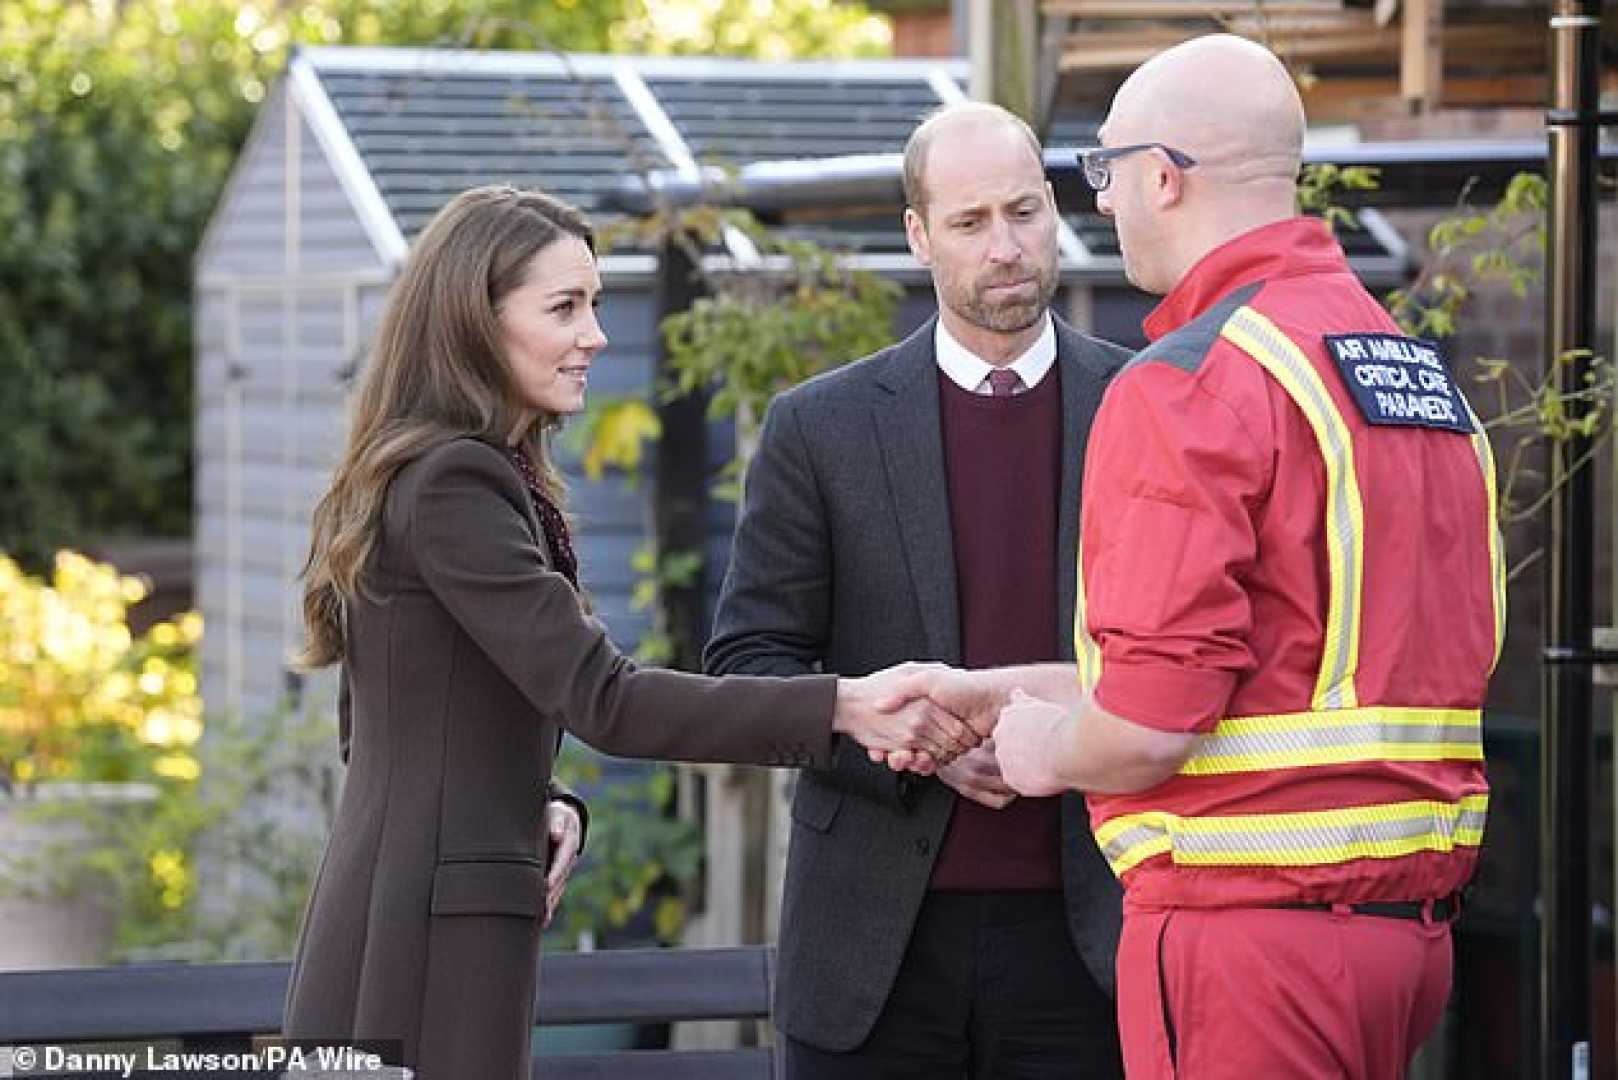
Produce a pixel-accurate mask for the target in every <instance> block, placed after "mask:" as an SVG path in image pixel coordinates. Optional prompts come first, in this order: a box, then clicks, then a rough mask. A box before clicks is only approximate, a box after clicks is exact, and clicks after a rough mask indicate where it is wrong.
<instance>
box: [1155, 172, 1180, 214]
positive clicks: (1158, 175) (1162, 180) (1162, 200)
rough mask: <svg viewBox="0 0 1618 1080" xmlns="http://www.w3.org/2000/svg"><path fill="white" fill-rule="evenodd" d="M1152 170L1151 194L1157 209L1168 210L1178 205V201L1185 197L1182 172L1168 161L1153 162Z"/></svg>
mask: <svg viewBox="0 0 1618 1080" xmlns="http://www.w3.org/2000/svg"><path fill="white" fill-rule="evenodd" d="M1152 168H1153V176H1152V193H1153V195H1154V196H1155V199H1154V201H1155V202H1156V203H1157V208H1158V209H1159V210H1169V209H1172V208H1174V207H1176V206H1178V205H1180V200H1181V199H1182V198H1184V197H1185V172H1184V170H1181V169H1177V168H1175V167H1174V164H1173V163H1172V162H1168V161H1157V162H1154V163H1153V166H1152Z"/></svg>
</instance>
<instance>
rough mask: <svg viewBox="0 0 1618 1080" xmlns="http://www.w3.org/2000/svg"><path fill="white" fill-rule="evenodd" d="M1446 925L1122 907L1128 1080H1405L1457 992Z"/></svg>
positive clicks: (1122, 1023)
mask: <svg viewBox="0 0 1618 1080" xmlns="http://www.w3.org/2000/svg"><path fill="white" fill-rule="evenodd" d="M1451 962H1452V956H1451V947H1450V931H1449V926H1448V924H1446V923H1431V922H1425V921H1418V920H1414V919H1395V918H1388V917H1385V916H1379V915H1357V914H1351V913H1348V912H1346V911H1335V910H1334V911H1305V910H1295V909H1286V908H1230V909H1218V910H1199V909H1194V908H1182V909H1178V910H1174V911H1169V912H1141V911H1131V910H1128V909H1127V908H1126V910H1125V914H1124V929H1123V939H1122V940H1121V941H1120V943H1119V946H1118V1022H1119V1029H1120V1033H1121V1035H1122V1038H1123V1047H1124V1069H1125V1072H1126V1073H1127V1074H1128V1076H1129V1078H1130V1080H1172V1078H1175V1077H1179V1078H1182V1080H1220V1078H1224V1077H1230V1078H1232V1080H1255V1078H1262V1080H1291V1078H1296V1080H1336V1078H1343V1080H1400V1078H1402V1077H1404V1075H1405V1071H1406V1068H1407V1066H1408V1064H1409V1062H1410V1058H1411V1056H1412V1055H1413V1054H1415V1052H1416V1049H1417V1048H1418V1047H1419V1046H1420V1045H1421V1043H1422V1042H1423V1041H1424V1040H1425V1039H1426V1038H1427V1036H1428V1035H1429V1034H1430V1033H1431V1032H1432V1030H1433V1029H1434V1028H1435V1027H1436V1026H1437V1024H1438V1019H1439V1016H1440V1014H1441V1013H1442V1012H1443V1008H1444V1002H1445V1000H1446V999H1447V998H1448V996H1449V988H1450V979H1451Z"/></svg>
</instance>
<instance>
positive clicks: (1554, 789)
mask: <svg viewBox="0 0 1618 1080" xmlns="http://www.w3.org/2000/svg"><path fill="white" fill-rule="evenodd" d="M1550 25H1551V81H1552V101H1551V112H1550V114H1549V115H1548V116H1547V118H1546V120H1547V125H1546V126H1547V131H1548V133H1549V139H1550V148H1549V149H1550V155H1549V173H1548V175H1549V180H1550V228H1549V234H1550V235H1549V247H1548V250H1547V262H1548V267H1547V269H1548V273H1547V275H1546V288H1547V297H1546V299H1547V307H1546V364H1547V371H1551V372H1555V379H1556V385H1557V388H1558V389H1559V390H1560V391H1561V392H1562V393H1564V394H1566V393H1569V392H1573V391H1577V390H1581V389H1583V388H1584V374H1585V372H1586V371H1587V370H1588V364H1587V363H1586V362H1583V361H1575V362H1573V363H1562V362H1561V358H1563V357H1566V356H1567V355H1568V353H1569V352H1570V351H1572V350H1576V349H1590V348H1593V347H1594V345H1595V277H1596V275H1595V261H1596V260H1595V256H1596V168H1595V165H1596V142H1597V138H1598V135H1599V133H1600V128H1599V123H1600V116H1599V112H1598V110H1597V97H1598V75H1599V72H1598V67H1597V65H1598V63H1599V56H1598V49H1599V46H1600V32H1601V3H1600V0H1556V3H1555V5H1554V7H1553V8H1552V15H1551V21H1550ZM1570 411H1571V412H1572V413H1573V415H1575V416H1576V415H1579V414H1580V413H1582V412H1583V411H1584V409H1583V408H1582V407H1579V406H1570ZM1588 451H1589V441H1588V440H1586V439H1572V440H1568V441H1565V442H1561V443H1557V444H1555V445H1553V446H1552V447H1551V449H1550V457H1551V464H1550V478H1551V483H1553V484H1555V485H1557V489H1556V492H1555V494H1554V495H1553V497H1552V499H1551V502H1550V511H1549V517H1548V520H1547V523H1546V531H1545V545H1546V554H1547V556H1548V557H1547V558H1546V560H1545V612H1544V620H1543V628H1544V644H1545V660H1546V663H1545V667H1544V678H1543V683H1542V686H1543V703H1544V709H1543V716H1544V738H1543V743H1542V746H1543V754H1542V758H1541V787H1540V790H1541V796H1540V797H1541V810H1542V813H1541V817H1540V828H1541V829H1542V830H1543V836H1542V844H1541V847H1540V852H1541V856H1540V857H1541V865H1540V882H1541V892H1542V899H1543V904H1544V923H1543V927H1542V931H1541V933H1542V936H1541V940H1540V1075H1541V1076H1542V1077H1545V1078H1546V1080H1552V1078H1558V1077H1572V1078H1576V1080H1586V1078H1587V1077H1588V1076H1589V1075H1590V1023H1591V1012H1590V981H1591V968H1592V960H1593V956H1592V953H1591V935H1590V859H1591V850H1590V813H1591V762H1592V760H1593V758H1594V756H1595V754H1594V744H1593V742H1592V739H1591V696H1592V695H1591V668H1590V666H1589V664H1588V663H1568V662H1565V661H1563V662H1557V661H1558V658H1561V657H1565V656H1567V655H1568V654H1569V653H1572V654H1574V655H1579V654H1586V653H1587V652H1588V650H1589V648H1590V644H1591V640H1590V624H1591V619H1592V610H1591V608H1592V603H1593V597H1594V592H1595V590H1594V536H1593V528H1594V515H1593V513H1592V510H1593V505H1594V504H1593V492H1594V483H1593V477H1592V475H1591V469H1589V468H1588V467H1579V465H1578V462H1579V460H1580V459H1581V458H1582V457H1584V455H1585V454H1587V452H1588ZM1587 465H1588V462H1586V466H1587Z"/></svg>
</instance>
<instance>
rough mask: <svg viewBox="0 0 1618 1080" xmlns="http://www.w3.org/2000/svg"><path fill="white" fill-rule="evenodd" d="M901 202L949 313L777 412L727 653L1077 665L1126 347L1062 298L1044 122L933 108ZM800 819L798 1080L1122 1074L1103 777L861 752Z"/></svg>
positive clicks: (768, 431) (811, 662) (788, 912)
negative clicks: (1083, 326)
mask: <svg viewBox="0 0 1618 1080" xmlns="http://www.w3.org/2000/svg"><path fill="white" fill-rule="evenodd" d="M905 198H906V202H907V204H908V205H907V209H906V210H905V229H906V235H907V237H908V239H909V242H910V247H911V250H912V251H913V252H914V253H915V255H916V257H917V258H918V259H919V260H920V261H921V262H922V263H923V264H925V265H927V266H928V267H929V268H930V269H931V271H932V276H933V284H934V288H935V291H936V293H937V296H938V305H939V316H938V318H936V319H934V320H931V321H929V322H928V323H927V325H925V326H923V327H922V328H921V329H920V330H919V331H917V332H916V333H915V334H913V335H912V336H911V337H909V338H908V339H907V340H905V341H903V342H901V343H900V344H898V345H896V346H894V347H892V348H889V349H885V350H883V351H882V352H879V353H876V354H875V355H873V356H869V357H866V358H865V359H863V360H860V361H859V362H857V363H854V364H851V365H849V366H848V367H845V368H842V369H840V370H837V371H834V372H830V373H828V374H825V375H822V376H820V377H818V378H815V379H812V380H810V381H809V382H807V383H805V384H804V385H802V386H799V387H796V388H794V389H792V390H789V391H787V392H786V393H783V394H782V395H780V396H779V397H778V398H777V399H776V400H775V401H774V402H773V403H772V405H771V407H770V410H769V413H768V414H767V416H766V418H765V421H764V430H763V435H762V438H761V442H760V445H759V450H758V453H757V455H756V457H755V458H754V460H753V463H752V466H751V468H750V470H749V472H748V477H747V485H746V495H745V500H744V502H743V506H742V511H741V517H740V520H739V522H738V524H737V528H736V540H735V547H734V550H733V552H732V555H731V562H730V568H729V571H728V573H727V574H726V576H725V583H724V587H723V590H722V592H721V595H720V600H719V609H718V613H717V617H716V622H715V631H714V637H713V639H712V641H710V642H709V645H708V649H707V654H706V664H707V667H708V670H709V671H711V672H716V673H717V672H751V673H755V674H775V675H783V674H792V673H801V672H809V671H814V670H823V671H829V672H841V673H847V674H859V673H864V672H870V671H874V670H877V669H879V668H883V667H887V666H888V665H891V664H895V663H898V662H900V661H904V660H914V659H933V660H941V661H945V662H947V663H950V664H955V665H964V666H966V667H973V668H976V667H990V666H996V665H1000V664H1005V663H1012V662H1028V661H1033V660H1057V659H1071V658H1072V657H1073V640H1072V623H1073V605H1074V574H1075V566H1076V561H1077V558H1076V550H1075V548H1076V544H1077V535H1078V516H1079V485H1080V479H1081V477H1082V475H1083V465H1084V446H1085V441H1086V438H1087V436H1088V433H1089V426H1090V419H1091V417H1092V415H1093V414H1094V412H1095V409H1096V406H1097V405H1098V404H1099V402H1100V400H1101V394H1102V390H1103V389H1104V388H1105V386H1106V383H1107V381H1108V380H1109V379H1110V378H1111V376H1112V375H1113V373H1114V372H1115V371H1116V370H1117V369H1118V368H1119V366H1120V365H1121V364H1122V363H1123V362H1124V360H1125V359H1126V358H1127V354H1126V353H1125V352H1124V351H1123V350H1121V349H1119V348H1117V347H1115V346H1112V345H1108V344H1105V343H1103V342H1100V341H1096V340H1094V339H1092V338H1089V337H1086V336H1084V335H1082V334H1080V333H1077V332H1076V331H1074V330H1073V329H1071V328H1070V327H1068V326H1067V325H1066V324H1065V323H1063V322H1062V321H1061V320H1060V319H1057V318H1055V317H1054V316H1053V315H1052V314H1051V313H1050V311H1049V304H1050V301H1051V298H1052V297H1053V295H1054V294H1055V291H1056V285H1057V225H1058V219H1057V211H1056V205H1055V198H1054V195H1053V193H1052V191H1051V188H1050V185H1049V184H1048V183H1047V182H1046V181H1045V174H1044V166H1043V161H1042V154H1041V151H1040V147H1039V143H1038V140H1037V139H1036V138H1035V136H1034V134H1033V132H1032V131H1030V130H1029V129H1028V127H1027V125H1025V124H1023V123H1022V121H1020V120H1018V119H1017V118H1016V117H1014V116H1012V115H1011V114H1010V113H1008V112H1005V111H1004V110H1002V109H999V108H997V107H995V106H991V105H983V104H975V103H974V104H962V105H955V106H948V107H946V108H944V109H942V110H940V111H939V112H937V113H935V114H934V115H933V116H931V117H930V118H928V119H927V120H926V121H925V122H923V123H922V124H921V125H920V126H919V127H918V128H917V129H916V131H915V133H914V134H913V135H912V136H911V138H910V142H909V144H908V145H907V146H906V149H905ZM792 817H793V827H792V837H791V847H790V853H789V855H788V859H787V875H786V885H785V891H784V896H783V902H782V912H781V941H780V968H779V977H778V980H777V987H778V989H777V998H776V1004H775V1023H776V1026H777V1028H778V1029H779V1030H780V1032H781V1033H782V1038H783V1042H784V1059H785V1062H786V1073H787V1076H788V1077H789V1078H793V1080H807V1078H814V1080H839V1078H843V1077H873V1078H875V1077H882V1078H896V1077H916V1078H926V1080H938V1078H940V1077H965V1076H971V1077H994V1078H1001V1077H1006V1078H1012V1077H1113V1076H1121V1075H1122V1067H1121V1065H1120V1063H1119V1058H1118V1047H1117V1028H1116V1023H1115V1020H1114V1007H1113V1002H1112V996H1111V994H1112V986H1113V974H1112V964H1113V955H1114V951H1115V948H1116V943H1117V933H1118V925H1119V919H1120V913H1119V889H1118V885H1117V883H1116V881H1115V880H1114V879H1113V876H1112V874H1111V872H1110V870H1109V869H1108V868H1107V866H1106V864H1105V863H1104V861H1103V860H1102V859H1101V856H1100V853H1099V852H1098V851H1097V850H1096V847H1095V841H1094V840H1093V838H1092V837H1091V835H1090V831H1089V827H1088V822H1087V818H1086V813H1085V809H1084V805H1083V801H1082V798H1081V797H1080V796H1078V795H1077V794H1075V793H1071V792H1070V793H1068V794H1067V795H1066V796H1064V797H1062V798H1061V799H1060V800H1058V799H1019V798H1017V797H1016V796H1015V795H1014V794H1013V793H1012V792H1011V790H1010V789H1009V788H1007V787H1006V786H1005V784H1004V783H1003V782H1002V781H1001V778H1000V776H999V772H998V767H997V765H996V763H995V759H994V756H993V753H992V747H991V746H986V747H985V748H983V749H980V750H979V751H975V752H973V753H971V754H968V755H966V756H964V757H963V758H961V759H960V760H959V761H957V762H955V763H954V764H952V765H950V766H947V767H945V768H943V769H940V770H939V772H938V774H937V776H936V777H934V778H929V779H922V778H919V777H914V776H912V777H898V776H895V775H893V774H891V773H890V772H889V771H888V770H887V769H886V768H884V767H883V766H881V765H876V764H872V763H871V762H870V761H869V760H867V758H866V755H865V754H864V752H863V751H861V750H859V748H858V747H852V748H844V749H843V750H840V751H839V753H838V756H837V758H836V761H835V762H834V764H833V766H832V767H831V768H829V769H815V770H805V771H803V772H802V773H800V774H799V780H798V786H797V793H796V796H795V798H794V800H793V805H792Z"/></svg>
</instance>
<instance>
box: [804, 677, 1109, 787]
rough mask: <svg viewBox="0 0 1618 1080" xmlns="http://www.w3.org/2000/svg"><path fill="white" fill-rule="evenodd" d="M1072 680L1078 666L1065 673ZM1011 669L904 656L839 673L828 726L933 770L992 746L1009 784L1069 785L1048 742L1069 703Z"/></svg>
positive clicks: (876, 757) (893, 762)
mask: <svg viewBox="0 0 1618 1080" xmlns="http://www.w3.org/2000/svg"><path fill="white" fill-rule="evenodd" d="M1069 677H1071V678H1073V679H1074V683H1075V685H1076V683H1077V673H1069ZM1019 681H1020V680H1018V679H1017V678H1016V677H1015V676H1013V675H1012V674H1011V672H1010V671H1008V670H1005V669H1002V670H988V671H962V670H960V669H958V668H952V667H949V666H947V665H944V664H937V663H909V664H899V665H898V666H896V667H891V668H888V669H887V670H885V671H879V672H876V673H875V674H872V675H867V676H865V677H864V678H858V679H847V678H845V679H839V680H838V683H837V709H836V713H835V715H834V717H833V721H832V729H833V730H834V731H837V732H839V733H841V734H844V735H848V736H849V737H851V738H853V739H855V740H857V741H858V742H859V743H860V745H862V746H863V747H865V750H866V753H867V754H869V755H870V758H871V760H872V761H874V762H877V763H879V764H885V765H887V766H888V767H889V768H891V769H893V770H895V771H908V772H914V773H919V774H921V775H923V776H930V775H932V774H934V773H936V772H938V771H939V770H940V769H944V768H946V767H947V766H949V765H951V764H952V763H953V762H954V761H955V760H956V759H957V758H959V757H961V756H962V755H965V754H968V753H970V752H971V751H973V750H976V749H978V748H979V747H982V748H984V750H985V751H986V752H987V753H992V754H993V756H994V758H995V759H997V761H998V772H999V774H1000V775H1001V776H1003V778H1004V784H1005V785H1007V786H1009V788H1010V790H1011V791H1012V792H1016V793H1020V794H1023V795H1053V794H1057V793H1059V792H1061V791H1063V790H1066V788H1067V786H1068V785H1067V784H1065V783H1064V782H1063V781H1062V780H1061V778H1060V777H1059V776H1057V775H1056V773H1055V772H1054V770H1053V769H1052V768H1051V762H1050V760H1049V756H1050V755H1049V753H1048V751H1049V749H1050V748H1051V747H1052V746H1053V744H1054V741H1055V739H1056V737H1057V736H1058V734H1059V730H1060V728H1062V727H1063V726H1065V725H1066V724H1067V723H1068V721H1069V715H1068V710H1066V709H1064V708H1063V707H1062V706H1060V705H1058V704H1055V703H1053V702H1050V701H1045V700H1041V699H1039V698H1035V697H1030V696H1029V695H1028V694H1025V693H1024V692H1023V691H1022V690H1021V689H1020V688H1018V687H1017V684H1018V682H1019Z"/></svg>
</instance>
